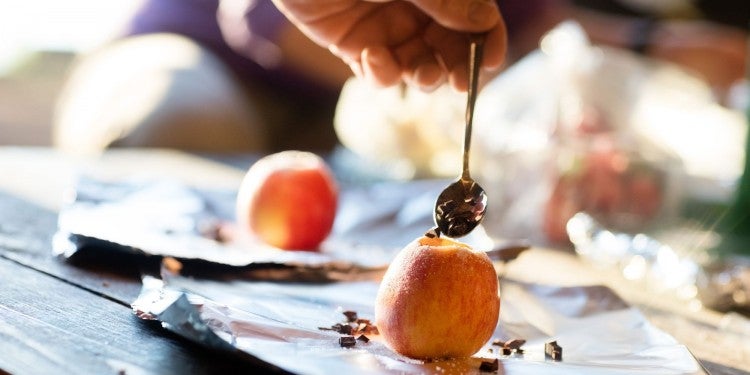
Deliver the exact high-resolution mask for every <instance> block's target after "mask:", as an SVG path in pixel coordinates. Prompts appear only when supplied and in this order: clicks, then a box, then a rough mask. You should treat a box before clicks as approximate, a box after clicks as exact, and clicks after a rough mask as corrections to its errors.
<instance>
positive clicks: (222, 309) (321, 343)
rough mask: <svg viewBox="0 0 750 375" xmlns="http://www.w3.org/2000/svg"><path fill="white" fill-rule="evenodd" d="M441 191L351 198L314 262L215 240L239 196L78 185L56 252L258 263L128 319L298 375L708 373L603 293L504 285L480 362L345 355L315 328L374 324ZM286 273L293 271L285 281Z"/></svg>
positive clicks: (174, 278) (186, 282) (434, 187)
mask: <svg viewBox="0 0 750 375" xmlns="http://www.w3.org/2000/svg"><path fill="white" fill-rule="evenodd" d="M445 185H446V181H437V180H436V181H415V182H410V183H403V182H402V183H382V184H374V185H368V186H366V187H352V188H347V189H344V190H343V191H342V192H341V199H340V210H339V213H338V216H337V219H336V220H337V221H336V224H335V227H334V231H333V233H332V235H331V237H330V238H329V239H328V240H327V241H326V242H325V243H324V244H323V247H322V249H321V251H320V252H319V253H310V252H289V251H280V250H277V249H272V248H268V247H265V246H263V245H261V244H251V245H248V244H247V243H243V244H241V245H240V244H235V243H232V242H231V241H221V240H219V239H217V238H216V236H215V233H216V230H215V228H217V227H220V226H221V225H223V223H227V222H231V221H232V215H233V207H232V205H233V203H234V195H233V194H232V193H231V192H208V191H200V190H196V189H193V188H190V187H187V186H184V185H182V184H180V183H176V182H173V181H135V180H133V181H117V182H105V181H97V180H92V179H87V178H82V179H81V180H80V183H79V184H78V186H77V187H76V189H75V194H72V195H71V199H70V201H69V202H68V204H67V205H66V206H65V207H64V208H63V209H62V210H61V212H60V217H59V231H58V233H57V235H56V236H55V242H54V244H53V248H54V251H55V252H56V253H58V254H60V255H62V256H64V257H68V258H73V257H76V256H77V255H78V254H81V253H84V252H90V253H94V254H95V255H96V256H102V257H106V256H108V255H109V254H111V253H110V252H111V251H118V252H120V253H122V254H126V255H127V254H132V255H137V256H147V257H154V258H157V259H161V258H166V257H170V258H176V259H178V260H179V261H180V262H182V263H183V264H186V263H189V262H195V261H198V262H202V263H200V264H201V265H203V266H206V265H223V266H226V267H230V268H239V269H247V268H248V267H252V270H253V273H252V276H253V277H248V278H225V277H218V278H212V277H206V275H194V274H191V275H187V274H185V273H183V274H182V275H180V274H179V273H174V271H170V272H166V271H165V272H162V277H161V279H158V278H154V277H144V279H143V290H142V293H141V295H140V296H139V298H138V299H137V300H136V301H134V302H133V304H132V306H133V309H134V311H135V312H136V314H137V315H138V316H139V317H141V318H143V319H155V320H158V321H160V322H161V324H162V325H163V327H165V328H166V329H168V330H171V331H173V332H175V333H177V334H179V335H181V336H183V337H185V338H186V339H188V340H191V341H194V342H196V343H198V344H200V345H205V346H206V347H210V348H214V349H219V350H227V351H231V352H234V353H236V354H237V355H244V356H250V357H254V358H256V359H260V360H261V361H263V362H265V363H268V364H269V366H274V367H278V368H281V369H284V370H287V371H290V372H293V373H303V374H331V373H406V374H410V373H420V374H421V373H446V374H449V373H461V374H463V373H479V372H480V370H479V368H480V365H481V363H482V362H484V361H489V360H493V359H499V369H498V370H497V371H496V372H498V373H505V374H538V373H545V374H638V373H643V374H653V373H660V374H700V373H705V371H704V370H703V368H702V367H701V366H700V365H699V363H698V362H697V361H696V360H695V358H694V357H693V356H692V355H691V353H690V352H689V351H688V350H687V348H686V347H685V346H683V345H681V344H680V343H678V342H676V341H675V340H674V338H672V337H671V336H669V335H668V334H666V333H664V332H662V331H660V330H659V329H657V328H655V327H654V326H652V325H651V324H650V323H649V322H648V321H647V320H646V319H645V318H644V316H643V315H642V314H641V313H640V311H638V309H636V308H634V307H632V306H629V305H628V304H626V303H625V302H624V301H623V300H621V299H620V298H619V297H618V296H617V295H616V294H615V293H614V292H612V291H611V290H610V289H608V288H606V287H603V286H591V285H588V286H559V285H544V284H533V283H531V284H530V283H523V282H520V281H515V280H512V279H507V278H503V279H501V290H500V293H501V299H502V304H501V316H500V322H499V324H498V326H497V330H496V331H495V333H494V335H493V338H492V340H490V341H489V342H488V343H487V344H486V345H485V347H484V348H483V349H482V350H480V351H479V352H478V353H477V354H476V355H475V356H474V357H472V358H465V359H453V360H442V361H434V362H423V361H417V360H413V359H410V358H406V357H403V356H400V355H398V354H397V353H395V352H393V351H392V350H390V349H389V348H388V347H387V345H385V344H384V343H383V341H382V340H381V339H380V338H379V337H378V335H373V336H372V337H371V338H372V340H371V341H369V342H368V343H361V342H359V343H357V344H356V345H355V346H354V347H353V348H343V347H341V346H340V345H339V342H338V339H339V336H340V334H339V333H337V332H334V331H330V330H321V329H320V328H319V327H331V326H332V325H333V324H336V323H340V322H342V321H343V318H344V316H343V314H342V312H343V311H345V310H353V311H356V312H357V314H358V316H359V317H362V318H367V319H373V321H374V316H373V314H374V306H373V303H374V300H375V294H376V291H377V288H378V280H379V275H380V274H379V271H382V270H384V268H385V267H386V266H387V264H388V263H389V262H390V260H391V259H392V257H393V256H395V254H396V252H397V251H398V250H400V249H401V248H402V247H403V246H404V245H405V244H407V243H409V242H410V241H411V240H413V239H414V238H415V237H417V236H420V235H422V234H423V233H424V232H425V231H426V230H427V229H429V228H430V227H431V226H432V224H433V223H432V212H431V211H432V206H433V204H434V197H436V196H437V194H438V192H439V191H440V190H441V189H442V188H443V187H444V186H445ZM465 240H466V242H469V243H470V244H472V245H473V246H475V247H481V248H485V249H488V250H489V252H490V254H491V255H492V257H493V258H494V259H496V260H503V261H508V260H511V259H512V258H513V257H514V256H516V255H518V253H519V251H522V250H523V249H524V248H525V247H524V246H519V245H518V244H516V243H507V242H503V241H498V240H496V239H493V238H490V237H489V236H487V234H486V232H485V231H484V230H483V228H481V227H480V228H478V229H477V230H475V231H474V232H472V234H471V235H470V237H468V238H465ZM166 263H168V262H165V264H166ZM277 266H284V267H293V268H294V269H295V271H294V272H276V271H278V268H277ZM166 269H167V268H165V270H166ZM310 270H312V271H310ZM373 271H374V272H373ZM311 275H312V276H311ZM213 276H215V275H213ZM279 280H283V281H284V282H279ZM332 280H333V281H332ZM323 281H324V282H323ZM514 338H519V339H524V340H526V343H525V344H524V345H523V347H522V348H523V350H524V353H523V355H518V354H511V355H503V354H502V352H501V351H499V348H498V347H497V346H495V345H493V340H502V341H507V340H510V339H514ZM552 340H555V341H557V343H558V344H559V345H560V346H561V347H562V348H563V359H562V361H553V360H549V359H547V358H545V353H544V345H545V343H546V342H549V341H552ZM490 349H492V351H491V350H490ZM254 362H255V361H253V363H254Z"/></svg>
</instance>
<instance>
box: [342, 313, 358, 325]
mask: <svg viewBox="0 0 750 375" xmlns="http://www.w3.org/2000/svg"><path fill="white" fill-rule="evenodd" d="M343 314H344V316H346V321H347V322H349V323H351V322H356V321H357V312H356V311H351V310H346V311H344V312H343Z"/></svg>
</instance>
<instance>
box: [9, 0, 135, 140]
mask: <svg viewBox="0 0 750 375" xmlns="http://www.w3.org/2000/svg"><path fill="white" fill-rule="evenodd" d="M139 3H140V1H138V0H107V1H97V0H64V1H54V0H0V145H34V146H49V145H51V122H52V113H53V109H54V103H55V99H56V97H57V95H58V93H59V91H60V89H61V87H62V85H63V82H64V80H65V76H66V73H67V71H68V68H69V67H70V66H71V64H72V63H73V61H74V59H75V57H76V55H78V54H80V53H85V52H88V51H91V50H93V49H94V48H96V47H97V46H99V45H101V44H102V43H104V42H105V41H106V40H108V39H109V38H111V37H112V36H113V35H115V34H116V33H117V31H118V28H119V25H122V23H123V22H124V20H125V19H127V18H129V17H130V15H131V14H132V12H133V11H135V9H136V8H137V7H138V6H139Z"/></svg>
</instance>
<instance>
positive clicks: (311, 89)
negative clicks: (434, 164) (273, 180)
mask: <svg viewBox="0 0 750 375" xmlns="http://www.w3.org/2000/svg"><path fill="white" fill-rule="evenodd" d="M497 1H498V4H499V6H500V9H501V11H502V12H503V16H504V18H505V20H506V26H507V27H508V33H509V34H511V35H512V33H513V32H514V30H517V29H519V28H523V27H524V26H525V25H526V24H527V23H529V22H531V21H533V18H534V16H535V15H536V14H538V13H539V10H540V9H541V8H542V7H544V6H545V5H546V4H547V3H548V2H549V1H555V0H525V1H520V0H497ZM220 2H221V0H148V1H146V2H145V3H144V5H143V6H142V7H141V9H139V11H138V12H137V13H136V15H135V17H134V18H133V19H132V20H131V22H130V23H129V25H128V27H127V28H126V31H125V36H128V35H143V34H150V33H163V32H167V33H175V34H180V35H184V36H186V37H188V38H190V39H193V40H195V41H197V42H198V43H200V44H201V45H203V46H205V47H206V48H208V49H210V50H211V51H213V52H214V53H215V54H216V55H217V56H218V57H219V58H220V59H221V60H223V61H224V62H225V63H226V65H227V66H228V67H229V68H230V69H231V70H232V71H233V72H234V73H235V74H236V76H237V77H238V79H240V80H241V81H243V82H245V83H252V84H253V85H254V86H257V85H258V84H265V85H268V87H271V88H275V89H278V91H279V92H282V93H284V94H285V95H289V94H291V95H298V96H300V97H303V98H305V99H306V100H311V99H312V100H315V99H317V98H319V99H323V100H326V101H329V100H335V98H336V97H337V95H338V90H337V89H336V88H331V87H323V86H321V85H320V84H318V83H316V81H315V79H314V77H307V76H305V75H303V74H301V73H299V72H296V71H293V70H291V69H289V68H285V67H284V66H283V65H282V64H280V63H279V61H278V60H279V59H274V57H273V52H274V44H273V43H274V41H276V40H277V36H278V33H279V31H280V29H281V28H282V27H284V26H286V25H288V24H289V23H288V22H289V21H288V20H287V19H286V18H285V16H284V15H283V14H281V12H280V11H279V10H278V9H277V8H276V6H275V5H274V4H273V2H272V1H271V0H248V2H247V3H248V6H247V8H246V9H245V10H244V12H243V14H242V16H243V17H242V18H240V17H238V16H237V15H232V16H234V19H226V17H224V18H223V17H221V16H219V5H220ZM236 12H239V10H237V11H236ZM269 51H270V52H269Z"/></svg>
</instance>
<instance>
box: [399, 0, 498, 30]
mask: <svg viewBox="0 0 750 375" xmlns="http://www.w3.org/2000/svg"><path fill="white" fill-rule="evenodd" d="M408 1H409V2H411V3H412V4H414V5H416V6H417V7H418V8H420V9H421V10H422V11H423V12H425V13H427V14H428V15H430V17H432V18H433V19H434V20H435V22H437V23H439V24H440V25H442V26H445V27H447V28H449V29H454V30H458V31H471V32H479V31H487V30H489V29H490V28H491V27H493V26H495V25H496V24H497V23H498V22H499V21H500V19H501V17H500V11H499V10H498V8H497V4H496V3H495V1H494V0H438V1H436V0H408Z"/></svg>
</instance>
